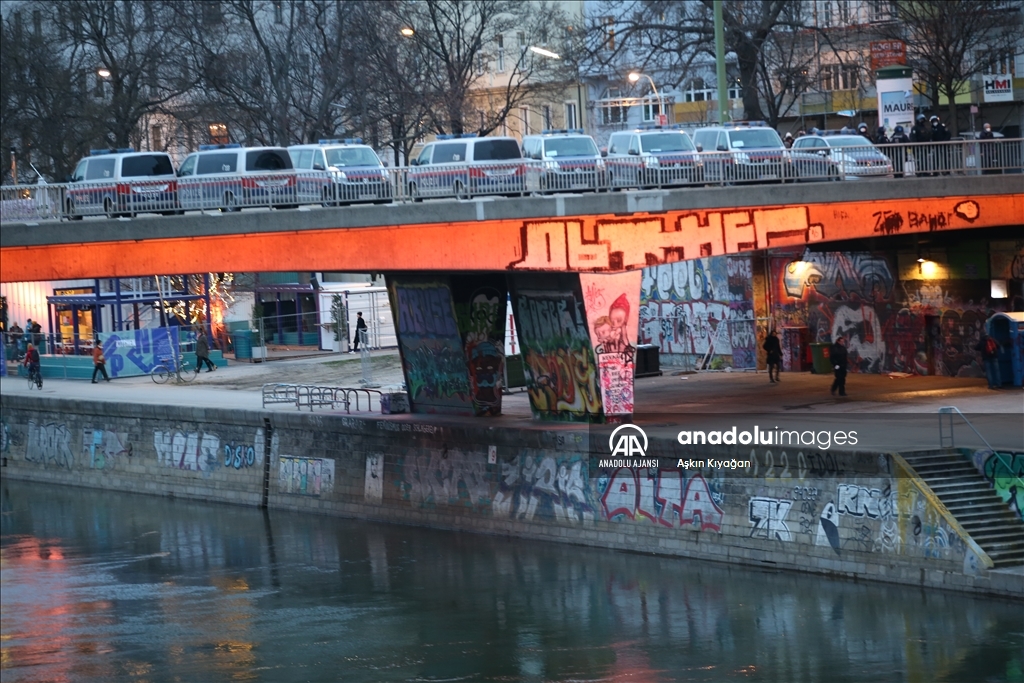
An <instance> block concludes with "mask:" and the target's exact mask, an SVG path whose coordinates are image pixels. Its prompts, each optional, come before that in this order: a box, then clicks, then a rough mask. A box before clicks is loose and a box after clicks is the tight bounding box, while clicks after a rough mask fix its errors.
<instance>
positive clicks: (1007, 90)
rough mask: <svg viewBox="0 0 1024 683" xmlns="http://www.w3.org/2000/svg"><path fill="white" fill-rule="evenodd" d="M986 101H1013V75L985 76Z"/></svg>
mask: <svg viewBox="0 0 1024 683" xmlns="http://www.w3.org/2000/svg"><path fill="white" fill-rule="evenodd" d="M982 80H983V81H984V83H985V101H986V102H1013V77H1012V76H1010V75H1009V74H1007V75H1005V76H984V77H983V78H982Z"/></svg>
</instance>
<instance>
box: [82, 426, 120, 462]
mask: <svg viewBox="0 0 1024 683" xmlns="http://www.w3.org/2000/svg"><path fill="white" fill-rule="evenodd" d="M128 448H129V444H128V433H127V432H111V431H108V430H106V429H86V430H84V432H83V434H82V455H83V456H84V461H85V462H86V463H88V467H90V468H92V469H97V470H113V469H118V468H119V467H122V466H123V463H124V459H125V458H127V457H128V456H129V455H130V453H129V451H128Z"/></svg>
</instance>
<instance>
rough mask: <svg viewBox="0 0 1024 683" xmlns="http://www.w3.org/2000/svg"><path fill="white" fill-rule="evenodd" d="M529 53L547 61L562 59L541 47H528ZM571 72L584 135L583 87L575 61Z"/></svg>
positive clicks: (585, 127)
mask: <svg viewBox="0 0 1024 683" xmlns="http://www.w3.org/2000/svg"><path fill="white" fill-rule="evenodd" d="M530 52H533V53H534V54H538V55H540V56H541V57H547V58H548V59H561V58H562V56H561V55H560V54H558V53H557V52H552V51H551V50H547V49H544V48H542V47H537V46H536V45H531V46H530ZM573 71H574V74H575V76H576V106H577V107H578V109H577V114H576V116H578V117H579V121H580V130H582V131H583V132H584V133H586V132H587V126H586V123H585V121H586V118H585V117H584V116H583V87H582V84H581V83H580V65H579V62H575V61H574V62H573Z"/></svg>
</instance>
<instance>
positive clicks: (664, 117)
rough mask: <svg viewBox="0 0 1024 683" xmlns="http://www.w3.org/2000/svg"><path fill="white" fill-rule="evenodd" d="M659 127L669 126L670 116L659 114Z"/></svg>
mask: <svg viewBox="0 0 1024 683" xmlns="http://www.w3.org/2000/svg"><path fill="white" fill-rule="evenodd" d="M658 125H659V126H667V125H668V114H658Z"/></svg>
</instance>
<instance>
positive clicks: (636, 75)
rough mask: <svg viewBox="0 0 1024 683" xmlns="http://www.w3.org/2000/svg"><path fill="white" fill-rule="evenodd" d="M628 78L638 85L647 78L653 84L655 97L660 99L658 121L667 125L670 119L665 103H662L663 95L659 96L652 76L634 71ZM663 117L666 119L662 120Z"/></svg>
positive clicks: (652, 88)
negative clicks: (642, 79) (666, 114)
mask: <svg viewBox="0 0 1024 683" xmlns="http://www.w3.org/2000/svg"><path fill="white" fill-rule="evenodd" d="M628 78H629V82H630V83H636V82H637V81H639V80H640V79H641V78H646V79H647V81H648V82H649V83H650V84H651V90H652V91H654V96H655V97H656V98H658V120H659V121H662V120H664V121H665V122H666V123H667V122H668V117H667V116H665V103H664V102H663V101H662V99H661V95H660V94H658V87H657V86H656V85H654V79H653V78H651V77H650V76H648V75H647V74H642V73H640V72H639V71H632V72H630V74H629V76H628ZM662 116H665V118H664V119H662V118H661V117H662Z"/></svg>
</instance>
